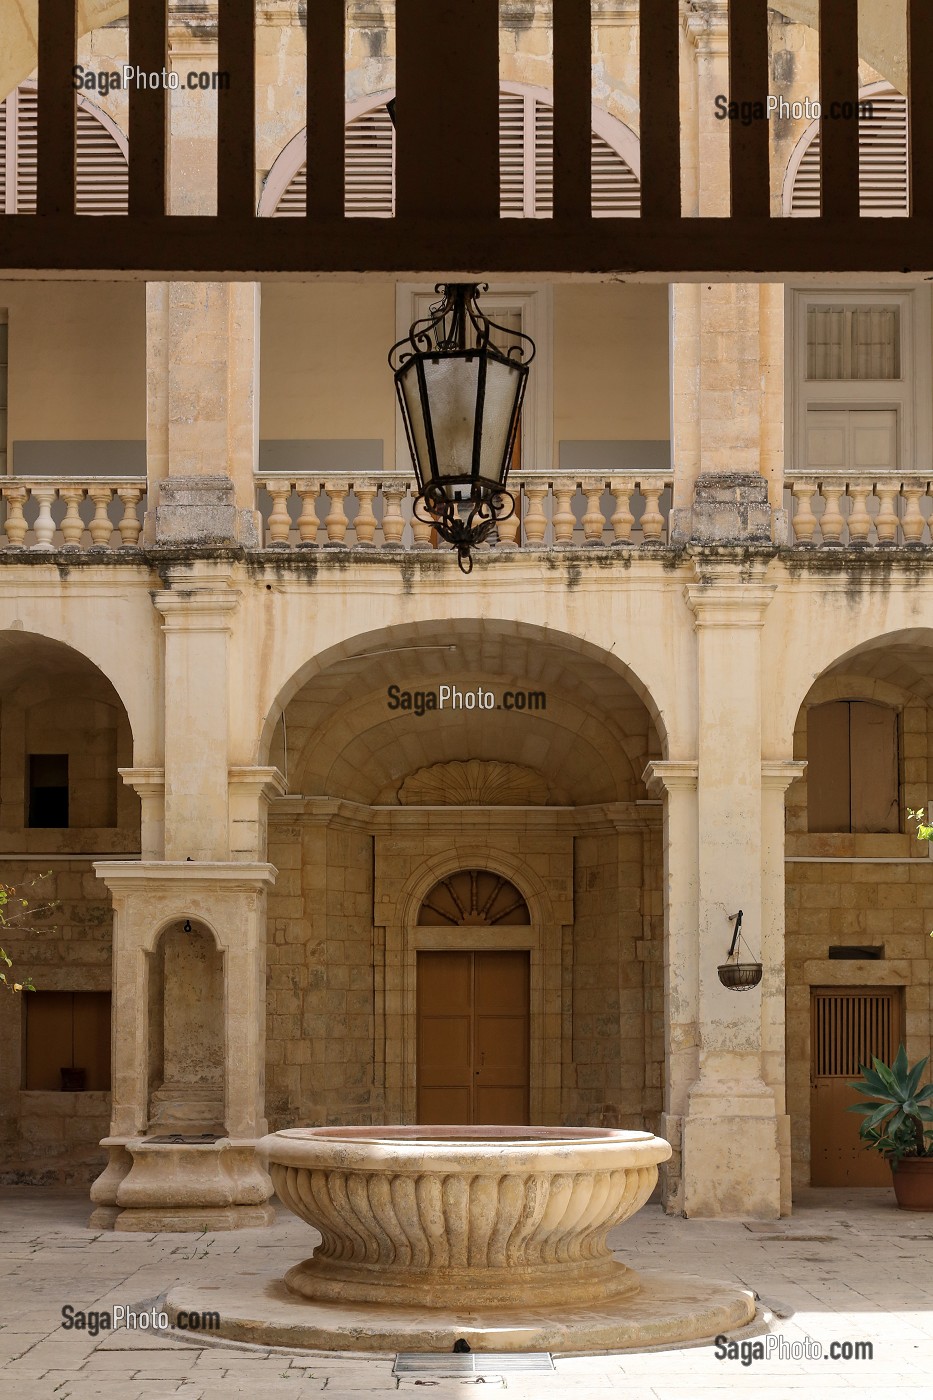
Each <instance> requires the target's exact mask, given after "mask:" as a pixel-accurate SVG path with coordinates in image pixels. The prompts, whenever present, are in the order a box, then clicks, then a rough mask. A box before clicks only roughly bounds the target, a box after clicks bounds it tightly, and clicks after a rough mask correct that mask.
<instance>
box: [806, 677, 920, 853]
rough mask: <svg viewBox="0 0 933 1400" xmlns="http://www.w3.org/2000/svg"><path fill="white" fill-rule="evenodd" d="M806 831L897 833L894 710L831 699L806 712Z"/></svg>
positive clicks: (896, 740)
mask: <svg viewBox="0 0 933 1400" xmlns="http://www.w3.org/2000/svg"><path fill="white" fill-rule="evenodd" d="M807 826H808V829H809V830H810V831H812V832H874V833H879V832H897V831H899V830H900V783H899V745H898V714H897V711H896V710H893V709H891V708H890V707H889V706H888V705H877V704H874V703H873V702H871V701H867V700H832V701H829V702H828V703H827V704H824V705H814V706H813V707H812V708H811V709H810V710H809V711H808V712H807Z"/></svg>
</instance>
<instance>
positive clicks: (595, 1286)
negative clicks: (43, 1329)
mask: <svg viewBox="0 0 933 1400" xmlns="http://www.w3.org/2000/svg"><path fill="white" fill-rule="evenodd" d="M257 1151H258V1153H259V1155H260V1156H261V1157H262V1158H263V1159H264V1161H265V1162H266V1164H267V1166H268V1170H269V1173H270V1175H271V1177H272V1181H273V1184H274V1186H275V1189H276V1192H277V1194H278V1196H279V1198H280V1200H281V1201H283V1203H284V1204H285V1205H286V1206H288V1208H289V1210H291V1211H293V1212H294V1213H295V1214H296V1215H297V1216H300V1218H301V1219H302V1220H304V1221H306V1222H307V1223H308V1224H309V1225H311V1226H313V1227H314V1229H315V1230H317V1231H318V1232H319V1233H320V1235H321V1243H320V1244H319V1245H318V1247H317V1248H316V1249H315V1251H314V1253H313V1254H312V1255H311V1257H310V1258H309V1259H305V1260H304V1261H303V1262H302V1263H298V1264H295V1265H294V1266H293V1267H292V1268H290V1269H289V1270H288V1271H287V1273H286V1274H285V1278H284V1286H283V1284H282V1283H275V1284H272V1285H271V1286H267V1287H266V1288H265V1290H264V1291H262V1292H261V1291H259V1290H258V1289H257V1288H256V1286H255V1284H253V1285H249V1284H248V1283H245V1284H244V1282H243V1281H239V1282H238V1281H236V1280H230V1281H229V1284H225V1285H224V1287H222V1288H219V1289H217V1290H213V1291H212V1294H211V1296H210V1297H207V1296H205V1291H204V1290H199V1291H198V1292H197V1294H195V1292H194V1290H190V1289H176V1290H174V1291H173V1292H172V1293H171V1294H170V1295H169V1299H168V1305H169V1311H170V1312H172V1311H174V1312H178V1311H180V1310H182V1309H189V1310H190V1309H192V1308H198V1309H202V1308H212V1309H216V1308H217V1306H218V1303H220V1309H221V1329H220V1330H221V1335H224V1336H227V1337H235V1338H237V1339H239V1340H242V1341H250V1342H260V1343H265V1344H266V1345H270V1344H271V1345H287V1346H299V1347H314V1348H326V1349H346V1350H353V1351H395V1350H400V1351H449V1350H450V1349H451V1347H452V1345H453V1343H454V1342H455V1341H456V1340H457V1339H458V1338H459V1337H463V1338H466V1339H467V1340H468V1341H469V1342H470V1345H471V1346H472V1347H473V1349H474V1350H487V1351H490V1350H491V1351H500V1352H501V1351H588V1350H589V1351H595V1350H618V1349H622V1348H626V1347H635V1346H640V1347H644V1346H652V1345H654V1346H657V1345H663V1344H665V1343H668V1344H672V1343H677V1342H683V1341H690V1340H695V1339H698V1338H706V1337H712V1336H714V1335H716V1334H717V1333H719V1332H724V1331H730V1330H732V1329H735V1328H737V1327H743V1326H745V1325H746V1324H747V1323H748V1322H749V1321H751V1319H752V1318H753V1317H754V1314H755V1303H754V1299H753V1296H752V1294H751V1293H749V1292H747V1291H746V1290H744V1289H739V1288H737V1287H734V1286H729V1285H725V1284H717V1283H710V1282H709V1281H707V1280H697V1279H681V1278H677V1277H670V1276H666V1275H665V1276H662V1275H656V1274H650V1275H641V1274H639V1273H636V1272H635V1271H634V1270H633V1269H631V1268H629V1267H627V1266H626V1265H625V1264H622V1263H621V1262H619V1261H618V1260H617V1259H615V1258H614V1257H613V1255H612V1253H611V1252H610V1250H609V1248H608V1246H607V1244H606V1234H607V1232H608V1231H609V1230H611V1229H612V1228H613V1226H615V1225H619V1224H621V1223H622V1222H623V1221H624V1220H627V1219H628V1218H629V1217H630V1216H631V1215H634V1213H635V1212H636V1211H637V1210H640V1209H641V1207H642V1206H643V1205H644V1204H645V1202H646V1201H647V1200H648V1197H649V1196H650V1195H651V1192H652V1190H653V1189H654V1186H655V1183H656V1181H657V1176H658V1164H659V1163H660V1162H664V1161H666V1160H667V1159H668V1157H670V1155H671V1148H670V1146H669V1144H668V1143H666V1142H665V1141H664V1140H663V1139H662V1138H657V1137H653V1136H652V1135H651V1134H650V1133H642V1132H624V1131H622V1130H619V1129H613V1128H507V1127H503V1128H500V1127H395V1126H393V1127H372V1128H291V1129H286V1130H284V1131H282V1132H278V1133H272V1134H270V1135H269V1136H268V1137H265V1138H263V1139H262V1141H261V1142H260V1143H259V1144H258V1148H257Z"/></svg>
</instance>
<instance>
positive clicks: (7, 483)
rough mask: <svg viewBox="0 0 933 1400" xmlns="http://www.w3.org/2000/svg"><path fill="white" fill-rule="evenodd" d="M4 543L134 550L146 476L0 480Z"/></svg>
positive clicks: (27, 546)
mask: <svg viewBox="0 0 933 1400" xmlns="http://www.w3.org/2000/svg"><path fill="white" fill-rule="evenodd" d="M0 497H2V499H3V506H4V510H3V517H4V519H3V537H2V544H3V545H4V546H5V547H6V548H8V549H29V550H42V551H48V550H55V549H69V550H71V549H75V550H77V549H100V550H111V549H133V548H135V547H136V546H137V545H138V542H139V533H140V530H141V529H142V512H143V510H144V509H145V497H146V482H145V480H144V479H137V478H128V477H114V478H112V479H108V478H106V477H100V478H95V479H94V480H92V481H81V480H78V479H76V478H75V477H67V476H66V477H53V476H44V477H38V476H35V477H21V476H7V477H3V478H2V479H0Z"/></svg>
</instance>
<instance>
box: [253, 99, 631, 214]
mask: <svg viewBox="0 0 933 1400" xmlns="http://www.w3.org/2000/svg"><path fill="white" fill-rule="evenodd" d="M394 97H395V92H394V91H393V90H389V91H386V92H380V93H374V94H372V95H371V96H369V97H366V98H363V99H362V100H361V101H359V102H356V103H352V104H350V105H349V106H348V107H347V122H346V143H345V148H344V150H345V155H344V161H345V164H344V171H345V184H344V195H345V203H344V208H345V211H346V214H347V216H348V217H350V218H370V219H372V218H381V219H388V218H391V217H392V216H393V214H394V213H395V128H394V126H393V123H392V119H391V116H390V107H389V104H390V103H391V102H392V100H393V98H394ZM307 144H308V143H307V131H306V130H302V131H300V132H298V133H297V135H295V136H294V137H293V138H292V139H291V141H289V143H288V144H287V145H286V146H285V147H284V148H283V150H282V151H281V152H280V153H279V155H278V156H277V157H276V159H275V161H274V162H273V164H272V167H271V169H270V171H269V174H268V176H267V177H266V181H265V185H264V187H263V192H262V197H261V198H260V201H259V213H260V215H268V216H271V217H273V218H288V217H300V216H303V215H304V212H305V203H306V194H307ZM553 150H554V94H553V92H551V91H550V90H549V89H548V88H540V87H532V86H530V85H528V84H525V83H502V84H501V85H500V89H499V170H500V213H501V216H502V217H503V218H535V219H544V218H550V217H551V215H552V214H553V196H554V182H553V173H552V171H553ZM591 167H592V210H593V216H594V217H595V218H600V217H603V218H609V217H612V218H619V217H625V216H629V217H632V218H634V217H637V215H638V214H639V213H640V211H641V185H640V181H639V170H640V157H639V142H638V137H637V136H636V135H635V133H634V132H633V131H632V129H631V128H630V127H628V126H626V125H625V123H624V122H622V121H619V119H618V118H617V117H613V116H610V114H609V113H608V112H605V111H603V110H602V109H601V108H599V107H595V106H594V108H593V118H592V139H591Z"/></svg>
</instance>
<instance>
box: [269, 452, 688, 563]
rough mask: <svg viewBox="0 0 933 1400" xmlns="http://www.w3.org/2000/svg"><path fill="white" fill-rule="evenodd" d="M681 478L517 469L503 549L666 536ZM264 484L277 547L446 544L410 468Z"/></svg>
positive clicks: (280, 478)
mask: <svg viewBox="0 0 933 1400" xmlns="http://www.w3.org/2000/svg"><path fill="white" fill-rule="evenodd" d="M672 484H673V482H672V477H671V476H670V475H669V474H667V473H660V472H658V473H648V472H645V473H636V474H634V475H630V476H623V475H622V474H619V475H618V476H608V475H605V474H599V475H594V476H583V475H581V474H577V475H564V474H555V473H543V472H526V471H521V472H515V473H514V474H513V475H512V476H511V477H510V478H509V490H510V491H511V492H512V493H513V495H514V496H515V514H514V515H513V516H512V517H511V518H510V519H508V520H501V521H500V522H499V524H498V526H497V532H496V539H495V541H494V542H493V543H494V547H495V548H497V549H517V548H522V547H525V546H531V547H534V546H555V547H557V548H561V547H564V548H569V547H571V546H576V545H613V544H617V545H627V544H661V543H666V542H667V536H668V517H669V515H670V497H671V488H672ZM258 487H259V501H258V505H259V510H260V512H261V514H262V518H263V524H264V538H265V544H266V547H267V548H272V549H293V548H300V547H302V546H305V547H309V546H315V545H323V546H324V547H325V548H326V547H327V546H328V545H330V546H335V547H340V546H344V547H346V546H355V547H360V548H377V547H386V548H392V547H395V548H402V549H434V548H437V547H438V545H439V544H440V546H441V547H443V548H446V545H444V543H443V541H438V539H437V536H436V534H435V532H434V530H433V529H432V527H431V525H430V524H428V523H426V522H424V521H420V520H418V519H416V518H415V516H414V515H413V511H412V506H413V502H414V497H415V494H416V487H415V483H414V480H413V478H412V475H411V473H410V472H381V473H379V474H378V475H372V476H363V475H355V474H354V473H352V472H347V473H341V474H338V473H336V472H335V473H333V474H328V475H327V476H326V477H324V478H322V477H320V476H308V477H298V476H295V475H293V474H291V473H277V474H267V475H265V476H263V477H260V478H258Z"/></svg>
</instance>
